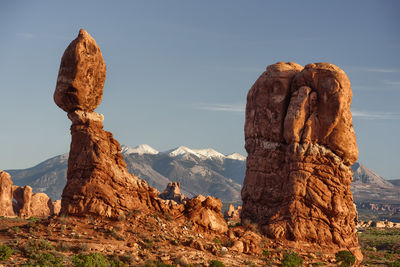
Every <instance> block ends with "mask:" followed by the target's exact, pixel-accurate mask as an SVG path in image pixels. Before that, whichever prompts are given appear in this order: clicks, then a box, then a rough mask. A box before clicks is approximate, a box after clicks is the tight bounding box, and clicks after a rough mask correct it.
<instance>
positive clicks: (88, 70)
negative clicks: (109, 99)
mask: <svg viewBox="0 0 400 267" xmlns="http://www.w3.org/2000/svg"><path fill="white" fill-rule="evenodd" d="M105 81H106V64H105V63H104V60H103V56H102V54H101V52H100V49H99V47H98V46H97V43H96V41H95V40H94V39H93V38H92V37H91V36H90V35H89V34H88V33H87V32H86V31H85V30H80V31H79V35H78V37H77V38H76V39H75V40H74V41H72V42H71V44H70V45H69V46H68V47H67V49H66V50H65V52H64V55H63V57H62V59H61V66H60V70H59V72H58V79H57V86H56V90H55V92H54V101H55V102H56V104H57V105H58V106H59V107H60V108H62V109H63V110H64V111H65V112H68V113H69V112H73V111H75V110H77V109H79V110H85V111H94V110H95V109H96V108H97V107H98V105H99V104H100V102H101V98H102V96H103V86H104V82H105Z"/></svg>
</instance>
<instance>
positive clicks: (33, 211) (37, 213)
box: [13, 185, 59, 218]
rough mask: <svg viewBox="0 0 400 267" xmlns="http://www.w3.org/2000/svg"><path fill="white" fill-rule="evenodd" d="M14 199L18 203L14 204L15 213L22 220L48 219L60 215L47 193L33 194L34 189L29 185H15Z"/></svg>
mask: <svg viewBox="0 0 400 267" xmlns="http://www.w3.org/2000/svg"><path fill="white" fill-rule="evenodd" d="M13 197H14V199H15V201H16V202H15V203H13V207H14V212H15V213H16V214H18V216H19V217H21V218H29V217H40V218H46V217H49V216H51V215H54V214H58V213H57V212H55V208H54V203H53V202H52V201H51V199H50V198H49V197H48V196H47V195H46V194H45V193H32V187H30V186H29V185H26V186H24V187H22V186H16V185H14V186H13ZM58 201H59V200H58ZM56 202H57V201H56Z"/></svg>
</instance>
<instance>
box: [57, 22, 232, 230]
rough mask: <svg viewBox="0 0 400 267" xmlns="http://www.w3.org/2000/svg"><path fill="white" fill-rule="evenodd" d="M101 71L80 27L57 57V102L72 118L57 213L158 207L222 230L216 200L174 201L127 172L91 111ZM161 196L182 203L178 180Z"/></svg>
mask: <svg viewBox="0 0 400 267" xmlns="http://www.w3.org/2000/svg"><path fill="white" fill-rule="evenodd" d="M105 75H106V67H105V64H104V61H103V58H102V55H101V52H100V49H99V48H98V46H97V44H96V41H95V40H94V39H93V38H92V37H91V36H90V35H89V34H88V33H87V32H86V31H85V30H83V29H82V30H80V32H79V35H78V37H77V38H76V39H75V40H74V41H72V42H71V44H70V45H69V46H68V47H67V49H66V50H65V52H64V55H63V57H62V59H61V65H60V71H59V74H58V79H57V86H56V89H55V92H54V101H55V103H56V104H57V105H58V106H59V107H60V108H62V109H63V110H64V111H66V112H67V113H68V118H69V119H70V120H71V121H72V125H71V135H72V141H71V148H70V153H69V157H68V171H67V184H66V186H65V187H64V190H63V194H62V200H61V213H62V214H64V215H74V216H87V215H95V216H104V217H108V218H113V219H116V218H118V217H120V216H124V215H125V214H127V213H129V212H130V211H132V210H147V211H150V212H154V211H161V212H165V213H169V214H170V215H172V217H174V219H177V220H186V219H187V218H189V219H190V220H191V221H192V222H193V223H194V224H195V225H198V226H200V227H202V228H203V229H205V230H212V231H218V232H223V231H226V230H227V224H226V222H225V220H224V219H223V215H222V213H221V211H220V210H221V206H222V203H221V201H220V200H219V199H215V198H212V197H208V198H206V199H204V200H200V199H199V198H196V199H193V200H189V201H188V202H187V203H186V204H185V205H183V204H174V203H172V202H168V201H165V200H162V199H161V198H159V192H158V191H157V190H155V189H154V188H152V187H150V186H148V185H147V184H146V182H144V181H141V180H139V179H138V178H137V177H136V176H135V175H133V174H130V173H129V172H128V170H127V168H126V163H125V161H124V160H123V156H122V154H121V153H120V151H121V147H120V145H119V143H118V142H117V141H116V140H115V139H114V138H113V135H112V133H110V132H106V131H104V130H103V119H104V117H103V115H101V114H98V113H96V112H94V110H95V108H96V107H97V106H98V105H99V104H100V101H101V98H102V94H103V86H104V81H105ZM162 196H166V197H172V198H173V199H174V200H175V199H176V200H178V201H179V202H185V198H184V196H183V195H180V190H179V183H174V184H171V185H169V187H167V190H166V191H165V192H164V193H162V194H161V197H162ZM176 200H175V201H176ZM175 201H174V202H175ZM178 201H177V202H178ZM182 215H185V216H182Z"/></svg>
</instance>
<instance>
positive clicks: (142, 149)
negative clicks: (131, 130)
mask: <svg viewBox="0 0 400 267" xmlns="http://www.w3.org/2000/svg"><path fill="white" fill-rule="evenodd" d="M121 148H122V151H121V153H122V154H127V155H129V154H132V153H136V154H139V155H143V154H151V155H157V154H158V153H160V152H158V151H157V150H155V149H154V148H152V147H151V146H149V145H147V144H141V145H138V146H136V147H133V148H132V147H130V146H127V145H122V146H121Z"/></svg>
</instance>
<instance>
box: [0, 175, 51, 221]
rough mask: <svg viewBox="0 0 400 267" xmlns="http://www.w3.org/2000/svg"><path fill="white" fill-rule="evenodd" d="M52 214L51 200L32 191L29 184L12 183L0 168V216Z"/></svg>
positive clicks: (46, 215) (45, 215)
mask: <svg viewBox="0 0 400 267" xmlns="http://www.w3.org/2000/svg"><path fill="white" fill-rule="evenodd" d="M13 200H14V201H13ZM53 214H55V211H54V205H53V202H51V200H50V198H49V197H48V196H47V195H46V194H44V193H32V188H31V187H30V186H24V187H21V186H16V185H13V182H12V180H11V177H10V175H9V174H8V173H6V172H4V171H1V170H0V216H6V217H14V216H19V217H21V218H29V217H49V216H50V215H53Z"/></svg>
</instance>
